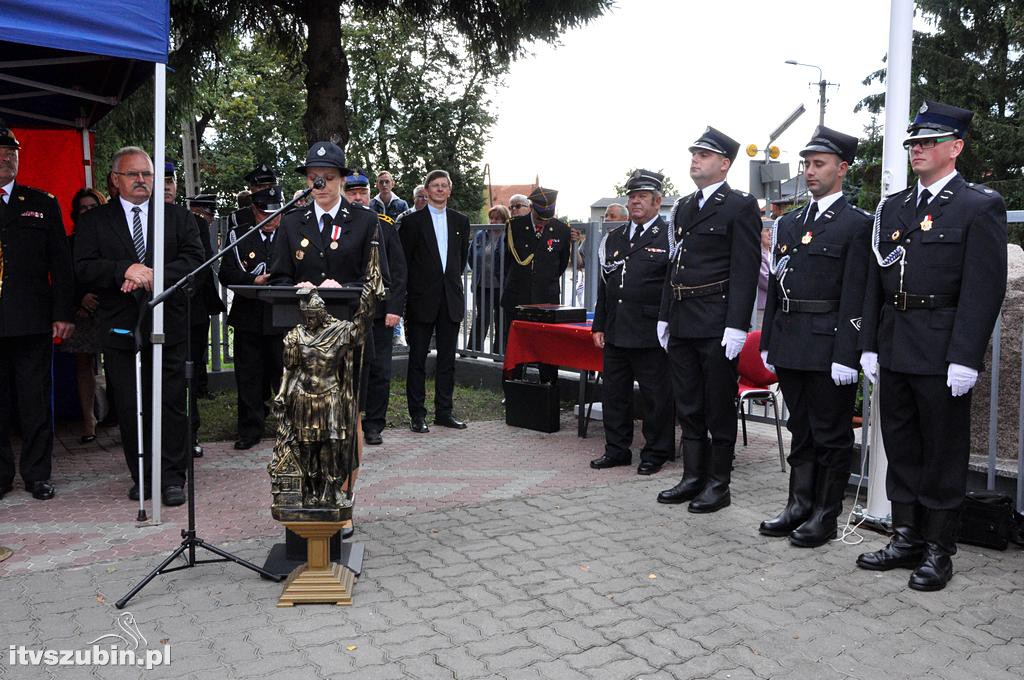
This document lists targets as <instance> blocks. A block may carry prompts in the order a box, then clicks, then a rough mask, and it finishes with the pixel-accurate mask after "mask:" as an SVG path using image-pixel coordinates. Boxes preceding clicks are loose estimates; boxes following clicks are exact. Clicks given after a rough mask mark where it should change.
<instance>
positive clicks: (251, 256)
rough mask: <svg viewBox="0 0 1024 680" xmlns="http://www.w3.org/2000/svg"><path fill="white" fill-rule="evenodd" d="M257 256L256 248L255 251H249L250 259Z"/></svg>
mask: <svg viewBox="0 0 1024 680" xmlns="http://www.w3.org/2000/svg"><path fill="white" fill-rule="evenodd" d="M255 258H256V251H255V250H254V251H253V252H251V253H249V259H250V260H252V259H255Z"/></svg>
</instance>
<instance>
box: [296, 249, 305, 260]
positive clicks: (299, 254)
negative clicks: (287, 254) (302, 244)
mask: <svg viewBox="0 0 1024 680" xmlns="http://www.w3.org/2000/svg"><path fill="white" fill-rule="evenodd" d="M305 256H306V253H305V252H303V251H301V250H296V251H295V259H296V260H301V259H302V258H304V257H305Z"/></svg>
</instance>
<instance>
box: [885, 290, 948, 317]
mask: <svg viewBox="0 0 1024 680" xmlns="http://www.w3.org/2000/svg"><path fill="white" fill-rule="evenodd" d="M956 303H957V296H956V295H918V294H917V293H906V292H902V291H901V292H897V293H893V294H892V295H891V296H890V297H889V304H891V305H892V306H893V307H895V308H896V309H898V310H900V311H901V312H904V311H906V310H908V309H943V308H946V307H956Z"/></svg>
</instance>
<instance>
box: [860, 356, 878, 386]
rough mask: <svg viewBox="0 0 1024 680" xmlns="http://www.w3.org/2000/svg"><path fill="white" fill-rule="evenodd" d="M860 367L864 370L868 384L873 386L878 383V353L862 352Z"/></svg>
mask: <svg viewBox="0 0 1024 680" xmlns="http://www.w3.org/2000/svg"><path fill="white" fill-rule="evenodd" d="M860 367H861V368H862V369H864V375H865V376H866V377H867V379H868V382H870V383H871V384H872V385H874V384H875V383H876V382H878V352H861V355H860Z"/></svg>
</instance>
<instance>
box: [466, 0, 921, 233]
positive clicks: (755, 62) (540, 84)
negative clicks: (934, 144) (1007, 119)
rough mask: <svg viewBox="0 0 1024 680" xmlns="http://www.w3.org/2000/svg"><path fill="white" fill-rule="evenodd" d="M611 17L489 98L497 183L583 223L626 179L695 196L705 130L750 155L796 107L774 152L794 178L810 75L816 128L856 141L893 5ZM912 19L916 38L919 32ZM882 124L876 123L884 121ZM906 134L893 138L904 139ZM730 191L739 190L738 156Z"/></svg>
mask: <svg viewBox="0 0 1024 680" xmlns="http://www.w3.org/2000/svg"><path fill="white" fill-rule="evenodd" d="M617 5H618V6H617V7H616V8H615V9H613V10H612V11H611V12H609V13H607V14H605V15H604V16H603V17H601V18H600V19H598V20H597V21H594V22H592V23H590V24H588V25H586V26H584V27H583V28H580V29H577V30H575V31H572V32H570V33H568V34H566V35H565V36H564V38H563V40H562V44H561V45H560V46H558V47H549V46H546V45H540V46H537V47H536V48H535V49H534V55H533V56H531V57H528V58H525V59H523V60H521V61H519V62H517V63H515V64H514V65H513V66H512V69H511V71H510V73H509V75H508V76H507V78H506V79H505V83H504V87H503V88H501V89H500V90H499V91H497V92H495V98H494V103H495V111H496V112H497V115H498V123H497V125H496V126H495V127H494V129H493V136H492V140H491V142H490V144H489V145H488V147H487V152H486V154H485V158H484V160H485V161H486V162H487V163H489V164H490V167H491V171H492V174H493V178H494V183H495V184H517V183H528V182H532V181H533V179H534V177H535V176H536V175H539V176H540V180H541V184H542V185H544V186H546V187H549V188H552V189H557V190H558V191H559V195H558V203H559V210H558V212H559V213H560V214H563V215H568V216H570V217H571V218H573V219H582V218H585V217H587V216H589V214H590V211H589V205H590V204H591V203H592V202H594V201H596V200H597V199H599V198H601V197H602V196H610V195H611V190H612V187H613V186H614V185H615V184H617V183H619V182H620V181H621V180H622V179H623V178H624V176H625V173H626V171H627V170H628V169H629V168H631V167H637V166H640V167H645V168H648V169H651V170H657V169H659V168H662V169H664V171H665V173H666V174H668V175H669V176H670V177H671V178H672V180H673V181H674V182H675V185H676V187H677V188H678V189H679V190H680V191H681V192H683V193H689V192H691V191H693V185H692V183H691V182H690V180H689V175H688V169H689V159H690V154H689V152H688V151H687V148H688V147H689V145H690V144H691V143H692V142H693V141H694V140H695V139H696V138H697V137H698V136H700V133H701V132H703V131H704V128H705V126H707V125H712V126H714V127H716V128H718V129H720V130H722V131H723V132H725V133H726V134H728V135H729V136H731V137H733V138H734V139H736V140H737V141H739V142H740V143H741V145H742V146H746V145H747V144H750V143H755V144H757V145H758V146H759V147H763V146H764V144H765V143H766V142H767V140H768V135H769V133H770V132H771V131H772V130H774V129H775V128H776V127H777V126H778V125H779V124H780V123H781V122H782V121H783V120H785V118H786V117H787V116H788V115H789V113H790V112H792V111H793V109H795V108H796V107H797V106H798V105H800V104H801V103H803V104H804V106H805V107H806V108H807V112H806V113H804V114H803V116H802V117H801V118H800V119H799V120H798V121H797V122H796V123H794V124H793V125H792V127H790V128H789V130H788V131H787V132H786V133H785V134H784V135H783V136H782V137H781V138H780V139H779V140H778V141H777V142H776V144H777V145H778V146H780V147H781V149H782V157H781V159H780V160H782V161H783V162H786V161H788V162H789V163H790V166H791V169H792V170H793V171H795V169H796V163H797V162H798V161H799V157H798V156H797V152H798V151H799V150H800V149H801V148H802V147H803V144H804V143H805V142H806V141H807V140H808V139H809V138H810V135H811V133H812V132H813V131H814V127H815V126H816V125H817V124H818V88H817V86H816V85H814V86H810V85H808V83H810V82H811V81H814V82H817V80H818V71H817V70H816V69H813V68H807V67H802V66H790V65H788V64H785V63H783V62H784V61H785V60H787V59H795V60H796V61H799V62H804V63H807V64H816V65H818V66H820V67H821V68H822V71H823V72H824V76H825V78H826V79H827V80H828V81H829V82H833V83H838V84H839V87H838V88H829V94H828V106H827V110H826V114H825V124H826V125H828V126H829V127H832V128H835V129H838V130H841V131H843V132H847V133H849V134H853V135H857V136H861V135H862V134H863V128H864V126H865V125H866V124H867V123H868V122H869V116H868V115H867V114H866V113H863V112H862V113H859V114H854V113H853V107H854V106H855V105H856V103H857V102H858V101H859V100H860V99H862V98H863V97H864V96H865V95H867V94H870V93H872V92H878V91H881V89H882V87H881V86H880V85H878V84H877V83H875V84H874V85H872V86H864V85H862V84H861V81H862V80H863V79H864V77H865V76H867V75H868V74H869V73H871V72H873V71H875V70H877V69H879V68H881V67H882V66H883V59H884V57H885V53H886V50H887V49H888V40H889V37H888V31H889V2H888V1H887V0H860V1H859V2H832V1H829V0H817V1H816V2H812V1H809V0H784V1H782V2H763V0H762V1H757V0H719V1H718V2H683V1H680V0H618V3H617ZM918 21H919V20H917V21H915V28H920V27H919V26H918V25H917V24H918ZM879 122H880V123H881V120H880V121H879ZM901 132H902V130H901ZM729 181H730V184H731V185H732V186H733V187H735V188H737V189H742V190H744V191H746V190H747V189H748V157H747V156H746V155H745V153H744V152H743V150H742V148H741V150H740V156H739V158H737V161H736V165H735V166H734V168H733V170H732V171H731V172H730V175H729Z"/></svg>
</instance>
